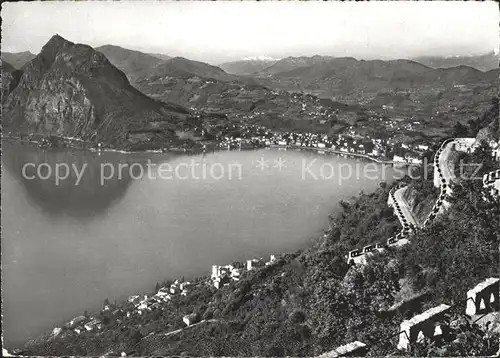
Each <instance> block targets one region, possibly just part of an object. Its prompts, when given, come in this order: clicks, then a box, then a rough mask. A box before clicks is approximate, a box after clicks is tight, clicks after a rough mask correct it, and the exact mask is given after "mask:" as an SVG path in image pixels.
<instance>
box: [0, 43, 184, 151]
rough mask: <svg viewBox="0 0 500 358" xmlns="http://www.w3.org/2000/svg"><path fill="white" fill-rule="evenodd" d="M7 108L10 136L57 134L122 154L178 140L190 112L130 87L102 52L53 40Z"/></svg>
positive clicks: (24, 72)
mask: <svg viewBox="0 0 500 358" xmlns="http://www.w3.org/2000/svg"><path fill="white" fill-rule="evenodd" d="M13 87H14V88H13V89H12V91H11V92H10V93H9V95H8V97H7V98H6V100H5V101H4V103H3V118H2V125H3V129H4V132H10V131H11V132H13V133H37V134H53V135H60V136H70V137H77V138H81V139H83V140H87V141H94V142H103V143H105V144H106V145H111V146H115V147H119V148H123V147H128V146H130V145H135V144H137V143H141V142H155V141H157V140H158V141H159V142H160V141H164V140H166V139H168V138H170V137H172V131H173V129H174V128H175V125H176V123H179V122H182V121H183V120H185V119H186V118H187V117H188V115H189V112H188V111H187V110H185V109H184V108H182V107H180V106H177V105H172V104H167V103H164V102H160V101H156V100H153V99H151V98H149V97H147V96H145V95H144V94H142V93H141V92H139V91H138V90H136V89H135V88H134V87H132V86H131V85H130V84H129V81H128V80H127V78H126V76H125V75H124V74H123V72H121V71H120V70H119V69H117V68H116V67H115V66H113V65H112V64H111V63H110V62H109V61H108V59H107V58H106V57H105V56H104V55H103V54H102V53H101V52H99V51H96V50H94V49H93V48H92V47H90V46H87V45H83V44H74V43H72V42H70V41H67V40H65V39H64V38H62V37H61V36H58V35H55V36H53V37H52V38H51V39H50V40H49V41H48V42H47V43H46V44H45V45H44V46H43V48H42V50H41V52H40V53H39V54H38V55H37V56H36V57H35V58H33V59H32V60H31V61H30V62H28V63H27V64H26V65H25V66H24V67H23V70H22V75H21V76H20V78H19V81H18V83H17V84H16V85H15V86H13Z"/></svg>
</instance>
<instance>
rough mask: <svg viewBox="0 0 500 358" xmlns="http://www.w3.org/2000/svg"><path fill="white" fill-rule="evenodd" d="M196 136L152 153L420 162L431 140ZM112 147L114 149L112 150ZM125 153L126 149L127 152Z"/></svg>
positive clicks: (255, 131)
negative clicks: (313, 154) (253, 152)
mask: <svg viewBox="0 0 500 358" xmlns="http://www.w3.org/2000/svg"><path fill="white" fill-rule="evenodd" d="M191 131H193V132H194V135H193V136H191V137H190V138H189V139H184V140H182V142H183V144H182V145H179V144H176V145H170V146H169V147H168V148H167V147H165V148H164V147H163V146H162V148H161V149H159V150H158V149H157V150H148V149H147V147H146V148H145V149H146V150H147V151H151V152H169V151H172V152H204V151H212V150H233V149H241V150H243V149H256V148H265V147H280V148H295V149H308V150H316V151H318V152H319V153H321V154H323V153H325V152H333V153H338V154H341V155H346V156H361V157H365V158H369V159H372V160H375V161H379V162H382V161H385V162H391V163H394V164H421V163H422V159H421V158H422V154H424V153H425V152H427V151H428V150H429V145H428V143H425V142H423V141H420V142H413V143H400V142H397V141H395V140H393V139H391V138H388V139H381V138H370V137H369V136H367V135H361V134H359V133H356V132H355V130H354V127H352V126H351V127H348V128H347V130H346V131H345V132H344V133H342V134H336V135H327V134H318V133H311V132H295V131H294V132H291V131H273V130H270V129H269V128H266V127H264V126H260V125H255V124H244V123H236V124H234V123H233V124H226V125H224V126H221V125H220V124H219V125H213V124H207V125H205V126H203V127H199V126H197V127H195V128H194V129H193V128H192V129H191ZM2 138H6V139H9V138H10V139H17V140H20V141H27V142H32V143H36V144H38V145H39V146H40V147H41V148H47V147H61V146H62V147H64V146H68V147H75V146H76V147H82V148H87V149H91V150H96V151H101V150H108V148H104V146H103V145H102V143H97V144H95V145H91V146H90V147H89V146H87V145H86V144H85V143H84V141H82V140H80V139H78V138H63V137H58V136H54V135H51V136H43V135H35V134H30V135H21V136H19V137H15V136H12V135H11V134H10V133H9V134H7V135H5V136H4V135H2ZM111 150H112V149H111ZM124 152H125V151H124Z"/></svg>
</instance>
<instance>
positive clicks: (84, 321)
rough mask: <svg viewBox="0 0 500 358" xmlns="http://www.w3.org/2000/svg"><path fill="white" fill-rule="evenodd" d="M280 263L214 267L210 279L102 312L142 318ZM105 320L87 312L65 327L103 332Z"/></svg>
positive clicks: (191, 320)
mask: <svg viewBox="0 0 500 358" xmlns="http://www.w3.org/2000/svg"><path fill="white" fill-rule="evenodd" d="M275 262H276V256H275V255H270V259H269V261H266V260H265V259H264V258H262V257H261V258H260V259H255V258H254V259H250V260H247V261H246V264H245V263H243V262H234V263H232V264H230V265H223V266H220V265H212V272H211V276H210V277H202V278H198V279H196V280H194V281H193V282H190V281H184V280H179V279H176V280H175V281H173V282H172V283H170V284H169V285H168V284H167V285H166V286H164V287H159V285H158V286H157V289H156V293H155V294H153V295H147V294H143V295H133V296H130V297H128V299H127V304H126V305H123V304H117V303H116V302H115V303H114V304H111V303H109V301H108V300H105V301H104V305H103V308H102V310H101V311H100V313H101V316H102V314H103V313H104V314H106V315H109V316H112V317H122V318H123V319H125V318H127V319H128V318H133V316H142V315H143V314H144V313H145V312H147V311H149V312H151V311H154V310H164V309H166V308H167V307H168V306H166V305H168V304H169V303H171V301H172V300H175V299H176V298H178V297H179V296H181V297H183V296H184V297H185V296H188V294H189V292H190V290H192V289H194V288H195V287H197V286H198V285H208V286H212V287H213V288H215V289H216V290H218V289H220V288H222V287H224V286H228V285H229V284H230V283H231V282H232V281H239V280H240V277H241V276H242V275H243V274H244V273H245V272H248V271H251V270H254V269H257V268H259V267H263V266H269V265H272V264H273V263H275ZM182 321H183V322H184V324H185V325H186V327H188V326H191V325H193V324H195V323H198V322H200V321H201V317H199V316H198V315H197V314H196V313H191V314H188V315H185V316H184V317H183V318H182ZM117 322H119V323H120V322H121V319H120V318H118V319H117ZM105 323H106V322H104V321H103V320H101V319H100V318H97V317H94V316H91V315H90V314H89V313H88V312H85V314H84V315H82V316H78V317H75V318H73V319H72V320H71V321H69V322H67V323H66V324H65V325H64V329H65V330H68V329H69V330H72V331H73V332H75V333H76V334H78V335H80V334H83V333H85V332H90V331H100V330H102V329H103V327H104V324H105ZM62 332H63V328H60V327H56V328H54V329H53V331H52V334H51V335H52V337H56V336H58V335H59V334H61V333H62Z"/></svg>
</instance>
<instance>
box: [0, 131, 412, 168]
mask: <svg viewBox="0 0 500 358" xmlns="http://www.w3.org/2000/svg"><path fill="white" fill-rule="evenodd" d="M58 138H62V139H63V140H70V141H76V142H79V143H82V144H84V145H83V146H74V145H67V146H50V145H49V146H40V144H41V142H40V141H37V140H24V139H21V138H15V137H6V136H2V137H1V139H2V140H7V141H10V142H17V143H29V144H34V145H37V146H38V147H39V148H41V149H43V148H55V149H57V148H60V149H64V148H65V149H80V150H88V151H90V152H97V153H103V152H109V153H121V154H140V153H155V154H166V153H185V154H202V153H212V152H219V151H226V150H228V151H242V150H256V149H273V148H274V149H285V150H286V149H291V150H307V151H315V152H317V153H318V154H324V153H330V154H338V155H341V156H346V157H357V158H362V159H366V160H369V161H372V162H375V163H377V164H389V165H392V166H394V165H401V166H408V165H409V163H400V162H394V161H392V160H382V159H378V158H375V157H372V156H370V155H368V154H361V153H350V152H343V151H340V150H336V149H331V148H315V147H302V146H295V145H280V144H270V145H264V146H253V147H249V148H231V149H224V147H220V144H219V146H216V147H210V148H170V149H164V150H162V149H144V150H124V149H115V148H105V147H104V148H95V147H88V146H85V144H88V142H84V141H83V140H80V139H77V138H71V137H58Z"/></svg>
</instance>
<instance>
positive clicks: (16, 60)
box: [2, 51, 35, 69]
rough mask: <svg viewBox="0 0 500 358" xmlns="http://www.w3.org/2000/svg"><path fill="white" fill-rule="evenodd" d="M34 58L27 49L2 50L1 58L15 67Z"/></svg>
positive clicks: (19, 66) (18, 67)
mask: <svg viewBox="0 0 500 358" xmlns="http://www.w3.org/2000/svg"><path fill="white" fill-rule="evenodd" d="M34 58H35V55H33V54H32V53H31V52H29V51H24V52H2V60H3V61H6V62H8V63H10V64H11V65H12V66H14V67H15V68H17V69H20V68H21V67H23V66H24V65H25V64H26V63H28V62H30V61H31V60H32V59H34Z"/></svg>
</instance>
